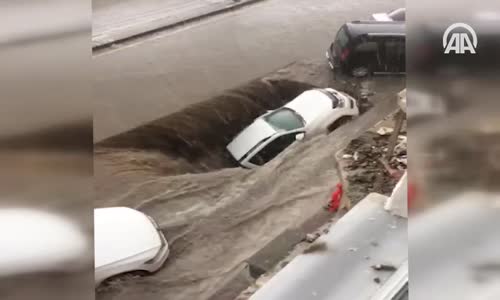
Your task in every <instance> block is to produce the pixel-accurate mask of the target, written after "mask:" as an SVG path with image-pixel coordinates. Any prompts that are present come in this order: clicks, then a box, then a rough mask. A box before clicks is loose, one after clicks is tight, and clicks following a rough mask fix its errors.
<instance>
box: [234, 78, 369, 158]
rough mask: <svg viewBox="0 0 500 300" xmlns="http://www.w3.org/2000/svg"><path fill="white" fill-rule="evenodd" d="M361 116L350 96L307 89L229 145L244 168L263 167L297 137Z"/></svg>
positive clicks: (258, 121)
mask: <svg viewBox="0 0 500 300" xmlns="http://www.w3.org/2000/svg"><path fill="white" fill-rule="evenodd" d="M357 115H359V109H358V104H357V102H356V100H355V99H354V98H352V97H351V96H349V95H347V94H345V93H343V92H339V91H336V90H334V89H331V88H326V89H313V90H309V91H305V92H303V93H302V94H300V95H299V96H298V97H296V98H295V99H294V100H292V101H291V102H289V103H287V104H286V105H285V106H283V107H280V108H278V109H276V110H272V111H268V112H267V113H265V114H264V115H262V116H260V117H258V118H257V119H256V120H255V121H254V122H253V123H252V124H250V125H249V126H248V127H246V128H245V129H244V130H243V131H242V132H240V133H239V134H238V135H237V136H236V137H235V138H234V139H233V141H231V143H229V145H227V150H228V151H229V153H230V154H231V155H232V157H233V158H234V159H235V160H236V161H237V162H238V163H239V164H240V165H241V166H242V167H245V168H254V167H257V166H261V165H263V164H265V163H267V162H268V161H270V160H271V159H273V158H274V157H276V156H277V155H278V154H279V153H280V152H282V151H283V150H284V149H285V148H287V147H288V146H290V145H291V144H292V143H293V142H295V141H296V140H302V139H304V138H310V137H312V136H315V135H318V134H322V133H323V134H324V133H329V132H331V131H333V130H334V129H335V128H337V127H338V126H340V125H342V124H343V123H345V122H346V121H348V120H350V119H351V118H352V117H354V116H357Z"/></svg>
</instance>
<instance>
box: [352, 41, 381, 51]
mask: <svg viewBox="0 0 500 300" xmlns="http://www.w3.org/2000/svg"><path fill="white" fill-rule="evenodd" d="M355 51H356V52H370V51H373V52H375V51H377V42H375V41H366V42H361V43H360V44H359V45H358V46H357V47H356V50H355Z"/></svg>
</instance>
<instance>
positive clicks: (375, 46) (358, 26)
mask: <svg viewBox="0 0 500 300" xmlns="http://www.w3.org/2000/svg"><path fill="white" fill-rule="evenodd" d="M405 41H406V33H405V23H404V22H377V21H353V22H350V23H346V24H344V25H342V27H340V29H339V31H338V32H337V35H336V37H335V41H334V42H333V43H332V44H331V45H330V47H329V48H328V50H327V51H326V56H327V58H328V63H329V64H330V67H331V68H332V69H333V70H334V72H339V71H340V72H341V73H344V74H349V75H353V76H366V75H371V74H404V73H405V72H406V66H405Z"/></svg>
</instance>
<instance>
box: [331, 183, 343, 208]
mask: <svg viewBox="0 0 500 300" xmlns="http://www.w3.org/2000/svg"><path fill="white" fill-rule="evenodd" d="M342 193H343V191H342V183H337V188H336V189H335V191H334V192H333V193H332V199H331V200H330V204H329V205H328V210H329V211H330V212H334V211H336V210H337V209H339V206H340V199H342Z"/></svg>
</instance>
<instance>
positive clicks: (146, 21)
mask: <svg viewBox="0 0 500 300" xmlns="http://www.w3.org/2000/svg"><path fill="white" fill-rule="evenodd" d="M259 1H263V0H239V1H235V0H164V1H160V0H94V1H93V3H92V4H93V20H92V47H93V48H102V47H105V46H108V45H110V44H112V43H116V42H119V41H124V40H127V39H130V38H133V37H137V36H139V35H142V34H145V33H153V32H155V31H159V30H165V29H169V28H172V27H176V26H179V25H182V24H186V23H189V22H193V21H197V20H200V19H202V18H205V17H209V16H212V15H216V14H219V13H223V12H226V11H229V10H232V9H235V8H238V7H241V6H244V5H248V4H252V3H255V2H259Z"/></svg>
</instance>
